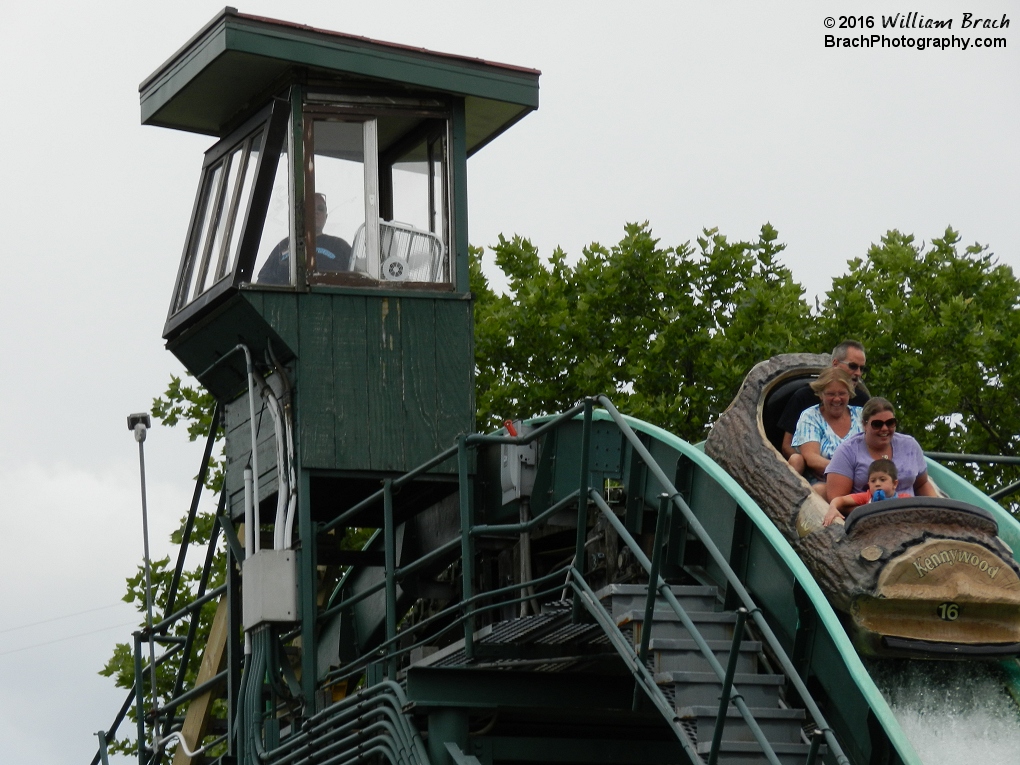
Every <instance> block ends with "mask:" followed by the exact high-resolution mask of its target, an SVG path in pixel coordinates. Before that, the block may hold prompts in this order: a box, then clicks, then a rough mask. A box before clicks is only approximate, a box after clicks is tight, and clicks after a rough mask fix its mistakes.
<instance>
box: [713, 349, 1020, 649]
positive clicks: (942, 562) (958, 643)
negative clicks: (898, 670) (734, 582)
mask: <svg viewBox="0 0 1020 765" xmlns="http://www.w3.org/2000/svg"><path fill="white" fill-rule="evenodd" d="M826 366H828V357H826V356H816V355H811V354H787V355H782V356H776V357H774V358H772V359H769V360H768V361H765V362H762V363H760V364H758V365H757V366H756V367H754V369H752V370H751V372H750V373H749V374H748V375H747V378H746V379H745V380H744V383H743V385H742V386H741V389H740V391H739V393H738V394H737V397H736V398H735V399H734V401H733V403H732V404H731V405H730V407H729V408H728V409H727V410H726V411H725V412H724V413H723V414H722V415H721V416H720V418H719V421H718V422H717V423H716V424H715V426H714V427H713V429H712V432H711V434H710V436H709V438H708V440H707V442H706V447H705V451H706V453H707V454H708V455H709V456H711V457H712V458H713V459H714V460H715V461H716V462H717V463H719V464H720V465H722V466H723V467H724V468H725V469H726V470H727V472H729V474H730V475H731V476H733V477H734V478H735V479H736V480H737V482H738V483H739V484H740V485H741V486H743V487H744V489H745V490H746V491H747V493H748V494H750V495H751V496H752V497H753V498H754V500H755V501H756V502H757V503H758V505H759V506H760V507H761V508H762V509H763V510H764V511H765V512H766V513H767V514H768V516H769V517H770V518H771V519H772V520H773V521H774V522H775V524H776V526H777V527H778V528H779V529H780V530H781V531H782V532H783V534H784V536H785V537H786V538H787V540H788V541H789V542H790V544H791V545H792V546H793V548H794V549H795V550H796V551H797V553H798V554H799V555H800V556H801V558H802V559H803V560H804V562H805V563H806V564H807V566H808V568H809V569H810V570H811V573H812V574H813V575H814V577H815V580H816V581H817V582H818V583H819V585H820V586H821V587H822V590H823V591H824V592H825V594H826V596H827V597H828V598H829V601H830V602H831V603H832V604H833V606H835V607H836V609H837V610H839V611H840V612H841V613H843V614H844V615H845V616H846V623H847V626H848V629H849V630H850V632H851V634H852V636H853V638H854V642H855V644H856V645H857V648H858V650H859V651H860V652H861V653H863V654H865V655H875V656H902V657H926V658H939V659H948V658H954V657H987V658H993V657H1004V656H1016V655H1017V654H1018V653H1020V576H1018V574H1020V566H1018V565H1017V562H1016V561H1015V560H1014V558H1013V551H1012V549H1011V547H1010V546H1009V545H1008V544H1006V543H1005V542H1004V541H1003V540H1002V539H1001V538H1000V537H999V536H998V533H999V525H998V522H997V521H996V518H995V516H994V515H993V514H992V513H991V512H990V511H989V510H987V509H985V508H983V507H978V506H975V505H973V504H969V503H966V502H961V501H959V500H955V499H949V498H948V497H946V495H945V493H944V492H943V493H942V494H943V496H942V497H940V498H929V497H905V498H899V499H889V500H885V501H882V502H878V503H872V504H869V505H863V506H861V507H859V508H857V509H855V510H854V511H853V512H852V513H851V514H850V515H849V516H848V518H847V521H846V523H845V525H844V524H843V523H841V522H839V521H837V522H836V523H834V524H833V525H831V526H828V527H825V526H823V525H822V519H823V518H824V517H825V512H826V510H827V504H826V502H825V501H824V500H822V498H821V497H820V496H818V495H817V494H816V493H815V492H813V491H812V490H811V488H810V486H809V485H808V482H807V481H806V480H805V479H804V477H803V476H801V475H799V474H798V473H797V472H796V471H794V470H793V469H792V468H791V467H790V465H789V463H788V462H787V461H786V460H785V459H784V458H783V456H782V454H781V453H780V452H779V450H778V448H777V446H778V444H779V443H780V440H781V438H782V434H781V433H780V432H779V431H778V428H777V427H776V420H777V418H778V416H779V414H780V413H781V412H782V407H783V405H784V404H785V403H786V400H787V399H788V398H789V397H790V395H792V394H793V392H794V391H795V390H796V389H798V388H799V387H801V386H803V385H806V384H807V383H808V381H809V380H810V376H812V375H816V374H818V373H819V372H820V371H821V370H822V369H823V368H825V367H826Z"/></svg>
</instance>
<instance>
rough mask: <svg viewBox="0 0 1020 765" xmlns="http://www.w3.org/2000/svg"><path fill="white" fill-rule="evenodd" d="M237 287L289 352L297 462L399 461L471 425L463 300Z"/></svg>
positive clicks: (470, 349)
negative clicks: (293, 358)
mask: <svg viewBox="0 0 1020 765" xmlns="http://www.w3.org/2000/svg"><path fill="white" fill-rule="evenodd" d="M244 294H245V296H246V298H247V299H248V300H249V302H250V303H251V305H252V306H253V307H254V308H255V309H256V310H257V311H258V312H259V313H260V314H261V315H262V316H263V317H264V318H265V320H266V321H267V323H268V324H269V325H270V326H271V327H272V328H273V330H274V331H275V333H276V334H277V335H278V336H279V337H280V338H281V339H282V340H283V341H284V342H285V343H286V344H287V346H289V347H291V348H294V349H295V351H296V353H297V356H298V360H297V362H296V364H295V381H294V382H295V391H296V399H295V408H296V411H297V422H298V427H297V435H298V453H299V455H300V457H299V459H300V461H301V466H302V467H303V468H312V469H321V470H359V471H360V470H367V471H403V470H409V469H411V468H413V467H415V466H417V465H419V464H421V463H422V462H425V461H426V460H427V459H429V458H430V457H432V456H433V455H435V454H436V453H437V452H440V451H442V450H443V449H445V448H447V447H449V446H452V445H453V444H454V442H455V440H456V437H457V435H458V434H460V433H468V432H471V431H472V430H473V428H474V406H475V402H474V343H473V335H472V332H473V324H472V321H473V320H472V313H471V303H470V301H469V300H466V299H463V298H449V297H445V296H444V297H431V296H415V295H412V296H409V297H404V296H395V295H393V294H388V295H373V294H371V293H360V294H351V293H350V292H345V293H332V292H313V293H305V294H286V293H271V292H254V291H252V292H245V293H244ZM260 458H261V454H260Z"/></svg>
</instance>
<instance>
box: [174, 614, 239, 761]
mask: <svg viewBox="0 0 1020 765" xmlns="http://www.w3.org/2000/svg"><path fill="white" fill-rule="evenodd" d="M227 610H228V608H227V597H226V595H224V596H222V597H220V600H219V603H217V604H216V615H215V616H213V622H212V626H211V627H210V628H209V640H208V642H206V644H205V651H204V652H203V653H202V665H201V666H200V667H199V669H198V677H197V678H195V685H196V686H197V685H201V684H202V683H205V682H208V681H209V680H212V679H213V678H214V677H216V675H218V674H219V673H220V672H222V671H223V667H224V666H225V664H226V660H227V632H228V629H227ZM217 695H222V694H216V693H214V691H211V690H210V691H207V692H206V693H203V694H202V695H201V696H198V697H197V698H195V699H192V701H191V703H190V704H188V712H187V714H186V715H185V716H184V725H183V726H182V727H181V735H182V736H184V740H185V741H186V742H187V744H188V749H190V750H192V751H194V750H195V749H198V747H199V746H200V745H201V743H202V739H203V738H204V737H205V732H206V729H207V728H208V727H209V711H210V710H211V709H212V704H213V701H214V700H215V699H216V696H217ZM200 759H202V756H201V755H198V756H196V757H189V756H188V755H186V754H185V753H184V749H183V748H182V747H180V746H178V747H177V751H176V752H175V753H174V765H192V763H193V762H195V761H197V760H200Z"/></svg>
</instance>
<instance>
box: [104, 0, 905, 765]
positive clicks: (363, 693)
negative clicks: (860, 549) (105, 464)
mask: <svg viewBox="0 0 1020 765" xmlns="http://www.w3.org/2000/svg"><path fill="white" fill-rule="evenodd" d="M538 81H539V72H537V71H535V70H532V69H525V68H521V67H517V66H508V65H504V64H495V63H491V62H487V61H481V60H478V59H472V58H466V57H462V56H455V55H448V54H440V53H434V52H431V51H426V50H422V49H418V48H411V47H407V46H402V45H395V44H391V43H384V42H379V41H375V40H369V39H365V38H361V37H355V36H351V35H346V34H341V33H337V32H330V31H324V30H319V29H313V28H310V27H306V26H301V25H297V24H292V23H288V22H282V21H276V20H271V19H265V18H259V17H254V16H249V15H245V14H242V13H239V12H237V11H236V10H234V9H231V8H227V9H225V10H224V11H223V12H222V13H221V14H219V15H218V16H217V17H216V18H215V19H213V20H212V21H211V22H210V23H209V24H208V25H206V26H205V27H204V28H203V29H202V30H200V31H199V32H198V34H196V35H195V36H194V37H193V38H192V39H191V40H190V41H189V42H188V43H187V44H186V45H185V46H184V47H183V48H182V49H181V50H180V51H178V52H177V53H176V54H175V55H174V56H172V57H171V58H170V59H169V60H168V61H167V62H166V63H165V64H164V65H163V66H161V67H160V68H159V69H158V70H157V71H156V72H155V73H154V74H152V75H151V76H150V77H149V78H148V79H147V80H146V81H145V82H143V83H142V85H141V87H140V92H141V111H142V122H143V124H146V125H156V126H162V127H167V128H171V129H174V130H184V131H189V132H196V133H201V134H205V135H209V136H212V137H213V138H214V139H215V143H214V144H213V146H212V147H211V148H210V149H209V150H208V151H207V152H206V154H205V160H204V162H203V164H202V171H201V178H200V181H199V185H198V192H197V195H196V198H195V203H194V208H193V211H192V215H191V221H190V226H189V229H188V234H187V238H186V242H185V246H184V252H183V255H182V257H181V262H180V269H179V272H178V276H177V281H176V284H175V286H174V288H173V292H172V297H171V304H170V309H169V313H168V316H167V321H166V326H165V330H164V339H165V340H166V345H167V348H168V349H169V350H170V351H171V352H172V353H174V355H175V356H176V357H177V358H178V359H180V360H181V362H182V363H183V364H184V366H185V367H186V368H187V369H188V370H189V372H191V374H193V375H194V376H195V377H196V379H197V380H198V381H199V382H201V384H202V385H203V386H205V387H206V388H207V389H208V390H209V391H210V392H211V393H212V394H213V396H214V397H215V399H216V402H217V407H216V413H215V415H214V418H213V420H214V424H213V427H212V428H211V431H210V433H209V436H208V441H207V447H206V452H205V454H204V455H203V462H202V472H201V474H200V475H199V478H198V487H197V488H196V492H195V499H194V501H193V503H192V506H191V510H190V514H189V518H188V522H187V524H186V526H185V531H184V539H183V541H182V544H181V553H180V557H179V560H178V564H177V573H176V574H175V577H174V581H173V582H172V583H171V586H170V588H169V593H168V601H167V602H166V603H164V604H163V607H164V609H165V611H164V613H165V618H164V619H163V620H162V621H160V622H158V623H157V624H154V625H151V626H148V627H146V628H145V629H143V630H140V631H139V632H137V633H135V668H136V671H135V685H134V688H133V690H132V693H131V695H130V696H129V697H128V698H127V699H126V700H125V703H124V706H123V708H122V709H121V711H120V713H119V714H118V715H117V716H116V718H115V720H114V723H113V725H111V726H110V729H109V730H108V731H107V732H105V733H103V734H101V735H100V748H99V751H98V752H97V753H96V757H95V759H94V760H93V762H94V763H98V762H100V761H105V760H106V758H107V753H106V744H105V742H106V740H107V739H109V738H110V737H113V736H115V735H117V731H118V729H119V726H120V725H121V723H122V722H123V721H124V719H125V717H126V715H127V713H128V712H129V710H133V716H134V717H135V726H136V728H135V735H136V739H137V742H138V747H137V756H138V761H139V763H143V764H154V763H159V762H163V761H166V760H168V759H169V757H170V754H169V753H170V752H172V755H173V761H174V762H175V763H197V762H217V763H222V764H223V765H227V764H228V763H231V764H234V763H236V764H238V765H254V764H255V763H266V764H267V765H311V764H312V763H350V765H354V764H355V763H360V762H384V761H385V762H389V763H394V764H395V763H400V764H401V765H404V764H405V763H406V764H407V765H497V764H498V765H503V764H504V763H506V764H509V763H539V762H541V763H571V764H578V765H579V764H582V763H593V764H595V763H606V764H607V765H608V764H609V763H614V764H615V763H633V765H664V764H665V763H695V764H696V763H703V762H704V763H709V764H710V765H714V763H716V762H718V763H733V764H734V765H736V764H738V763H751V762H771V763H782V764H783V765H786V764H787V763H805V762H806V763H812V762H815V761H818V762H821V761H824V762H828V763H847V762H853V763H879V762H881V763H899V762H904V763H911V762H916V761H917V760H916V756H915V755H913V753H912V750H911V748H910V745H909V742H907V741H906V740H905V738H904V737H903V735H902V732H900V731H899V727H898V726H897V724H896V722H895V719H894V718H893V717H892V715H891V713H890V712H889V709H888V707H887V705H886V704H885V701H884V700H883V699H882V697H881V695H880V694H879V692H878V691H877V689H876V688H875V686H874V683H873V682H872V681H871V679H870V677H869V676H868V674H867V672H866V671H865V669H864V667H863V665H862V664H861V662H860V660H859V659H858V657H857V655H856V653H855V652H854V650H853V647H852V646H851V644H850V642H849V640H848V638H847V636H846V633H845V631H844V629H843V627H842V626H841V624H840V621H839V618H838V616H837V615H836V614H835V612H833V610H832V608H831V607H830V606H829V604H828V603H827V602H826V599H825V596H824V595H823V593H822V591H821V590H820V589H819V588H818V586H817V584H816V583H815V582H814V580H813V578H812V577H811V575H810V573H809V572H808V571H807V569H806V568H805V567H804V565H803V564H802V563H801V561H800V560H799V558H798V557H797V555H796V553H795V552H794V551H793V550H792V549H791V548H790V546H789V545H788V544H787V543H786V541H785V540H784V539H783V537H782V535H781V533H780V532H779V531H778V530H777V528H776V526H775V525H774V523H773V522H772V521H771V520H770V519H769V518H768V516H766V515H765V514H764V513H763V512H762V511H761V510H760V509H759V508H758V506H757V505H756V504H755V502H754V501H752V500H751V499H750V497H749V496H748V495H747V493H745V492H744V491H743V489H741V488H740V486H738V485H737V484H736V483H735V482H734V480H733V479H732V478H731V477H730V476H729V475H728V474H727V473H726V472H725V471H724V470H723V469H722V468H720V467H719V466H718V465H717V464H716V463H715V462H714V461H713V460H712V459H710V458H709V457H707V456H706V455H705V454H704V451H703V449H702V448H701V447H698V446H692V445H690V444H687V443H685V442H683V441H681V440H680V439H678V438H676V437H674V436H671V435H670V434H668V433H666V432H664V431H662V430H661V429H659V428H656V427H654V426H651V425H648V424H646V423H642V422H640V421H637V420H633V419H631V418H627V417H624V416H622V415H620V413H619V412H617V411H616V409H615V408H614V407H613V405H612V403H611V402H610V401H609V400H608V399H606V398H604V397H598V398H592V399H587V400H585V401H583V402H581V403H579V404H578V405H577V406H575V407H574V408H572V409H571V410H569V411H567V412H564V413H563V414H561V415H558V416H555V417H547V418H541V419H538V420H532V421H529V422H521V421H514V422H508V423H507V425H506V427H504V428H503V429H502V430H500V431H498V432H497V433H494V434H489V435H480V434H476V433H474V385H475V382H474V358H473V356H474V349H473V319H472V297H471V293H470V289H469V284H468V275H469V261H468V218H467V215H468V204H467V199H468V195H467V160H468V158H469V157H470V156H471V155H472V154H474V153H475V152H477V151H479V150H480V149H482V148H483V147H484V146H485V145H486V144H488V143H489V142H490V141H492V140H494V139H495V138H496V137H498V136H499V135H500V134H501V133H502V132H504V131H505V130H507V129H509V128H510V127H511V126H513V125H514V124H515V123H516V122H517V121H519V120H520V119H522V118H523V117H525V116H526V115H527V114H528V113H529V112H531V111H533V110H535V109H536V108H537V107H538ZM218 429H222V433H223V434H224V437H225V457H226V465H225V476H224V481H223V488H222V491H221V492H220V495H219V506H218V511H217V515H216V521H215V523H214V525H213V528H212V531H211V536H210V537H209V538H208V539H197V537H196V536H195V534H197V532H196V531H195V530H194V529H195V518H196V514H197V509H198V505H199V498H200V495H201V490H200V487H201V484H202V482H203V480H204V477H205V471H206V469H207V466H208V463H209V457H210V455H211V453H212V450H213V448H214V443H215V442H216V439H217V432H218ZM360 530H369V531H370V533H368V532H364V533H360V534H359V533H356V532H358V531H360ZM224 539H225V540H226V541H225V544H224V543H223V542H222V540H224ZM352 540H359V541H358V543H357V544H355V545H352ZM194 541H198V542H201V543H205V544H207V546H208V550H209V553H208V556H207V558H206V562H205V568H204V573H203V575H202V578H201V580H200V582H199V585H198V590H197V592H196V593H194V597H193V598H189V602H188V604H187V605H186V606H182V607H175V602H176V599H177V597H178V589H179V582H180V579H181V572H182V571H183V568H184V558H185V555H186V553H187V551H188V548H189V544H190V543H191V542H194ZM218 546H223V547H224V549H225V550H226V554H225V557H226V561H225V566H226V570H225V572H224V573H223V574H222V579H223V584H222V585H220V586H213V583H214V582H216V581H218V579H217V577H218V576H220V575H221V574H220V573H219V572H218V571H217V570H216V566H217V565H218V564H217V563H216V557H215V554H214V551H215V550H216V549H218ZM214 603H215V604H216V606H215V608H216V610H215V615H214V617H213V618H212V621H211V625H209V629H208V637H207V638H204V639H203V640H199V639H198V638H197V635H198V634H199V621H200V620H199V614H200V613H201V610H202V608H203V607H208V609H210V610H211V609H212V608H213V604H214ZM150 638H151V639H153V640H154V641H155V643H157V644H159V645H161V646H163V647H164V651H163V653H162V654H161V655H160V656H159V657H158V658H157V659H156V662H157V663H158V664H164V665H166V666H168V667H169V666H173V667H175V669H174V670H173V671H172V673H170V674H172V682H169V683H168V684H167V686H166V687H156V688H153V687H152V684H151V682H150V677H152V676H153V675H152V673H150V672H149V668H147V667H146V666H145V658H146V657H145V652H144V651H143V649H142V646H143V644H145V643H146V642H147V641H149V640H150ZM195 666H198V667H199V668H198V670H197V677H194V678H193V679H192V676H191V675H190V674H189V672H190V671H193V670H194V667H195ZM189 668H191V670H189ZM162 672H163V673H164V674H165V672H166V670H162ZM218 701H220V703H216V702H218ZM126 727H127V726H125V728H126ZM121 735H123V733H122V734H121Z"/></svg>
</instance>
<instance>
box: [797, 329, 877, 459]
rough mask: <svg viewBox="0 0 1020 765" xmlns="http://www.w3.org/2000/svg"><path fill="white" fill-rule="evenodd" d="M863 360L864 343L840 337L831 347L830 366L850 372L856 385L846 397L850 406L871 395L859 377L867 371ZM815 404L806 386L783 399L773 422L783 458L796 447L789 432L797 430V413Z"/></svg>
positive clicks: (815, 399) (815, 397)
mask: <svg viewBox="0 0 1020 765" xmlns="http://www.w3.org/2000/svg"><path fill="white" fill-rule="evenodd" d="M865 361H866V357H865V353H864V346H863V345H861V344H860V343H859V342H857V341H856V340H844V341H843V342H841V343H840V344H839V345H837V346H836V347H835V348H833V349H832V366H834V367H837V368H839V369H842V370H843V371H844V372H846V373H847V374H848V375H850V378H851V379H852V380H853V381H854V385H855V386H856V390H857V394H856V395H855V396H854V397H853V398H852V399H850V406H864V405H865V404H866V403H867V402H868V399H869V398H871V394H870V393H869V392H868V389H867V388H866V387H865V386H864V383H863V382H861V378H862V377H864V375H865V373H866V372H867V371H868V367H867V366H866V365H865V363H864V362H865ZM817 403H818V397H817V396H816V395H815V392H814V391H813V390H812V389H811V387H810V386H808V385H805V386H804V387H803V388H801V389H800V390H798V391H796V392H795V393H794V394H793V395H792V396H790V399H789V401H787V402H786V406H785V407H784V408H783V413H782V414H781V415H780V417H779V421H778V423H777V424H778V425H779V427H780V428H781V429H782V431H783V449H782V451H783V456H784V457H786V459H790V455H792V454H796V450H795V449H794V448H793V434H794V433H795V432H796V431H797V422H798V420H800V413H801V412H803V411H804V410H805V409H807V408H808V407H809V406H814V405H815V404H817Z"/></svg>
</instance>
